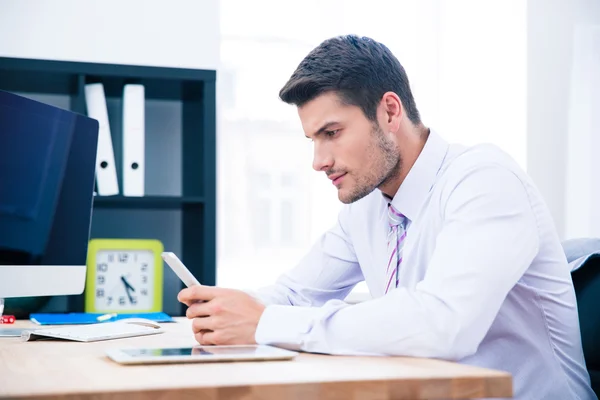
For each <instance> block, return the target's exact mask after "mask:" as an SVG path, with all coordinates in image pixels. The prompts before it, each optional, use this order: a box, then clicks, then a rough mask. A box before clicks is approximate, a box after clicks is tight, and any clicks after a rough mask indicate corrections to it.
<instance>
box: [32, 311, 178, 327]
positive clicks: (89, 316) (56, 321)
mask: <svg viewBox="0 0 600 400" xmlns="http://www.w3.org/2000/svg"><path fill="white" fill-rule="evenodd" d="M102 315H104V314H102V313H33V314H31V315H30V316H29V319H30V320H31V321H32V322H34V323H36V324H38V325H78V324H97V323H101V322H100V321H98V317H100V316H102ZM125 318H146V319H149V320H151V321H155V322H174V319H173V318H171V316H169V315H168V314H165V313H163V312H154V313H135V314H117V315H116V316H114V317H112V318H110V319H108V320H107V321H106V322H108V321H111V322H114V321H118V320H121V319H125Z"/></svg>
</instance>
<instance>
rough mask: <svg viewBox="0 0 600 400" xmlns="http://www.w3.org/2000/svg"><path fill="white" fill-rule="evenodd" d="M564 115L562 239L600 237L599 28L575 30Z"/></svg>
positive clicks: (591, 26) (594, 26) (583, 26)
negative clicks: (565, 154)
mask: <svg viewBox="0 0 600 400" xmlns="http://www.w3.org/2000/svg"><path fill="white" fill-rule="evenodd" d="M567 111H568V116H569V128H568V129H569V130H568V136H567V143H568V146H567V171H566V184H565V188H566V190H565V205H566V209H565V230H566V232H565V237H566V238H567V239H569V238H576V237H588V236H593V237H600V25H585V24H581V25H578V26H575V29H574V34H573V54H572V68H571V77H570V93H569V108H568V110H567ZM549 117H550V116H549Z"/></svg>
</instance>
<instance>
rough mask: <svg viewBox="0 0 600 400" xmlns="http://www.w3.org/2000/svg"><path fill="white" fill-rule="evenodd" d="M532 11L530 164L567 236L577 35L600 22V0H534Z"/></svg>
mask: <svg viewBox="0 0 600 400" xmlns="http://www.w3.org/2000/svg"><path fill="white" fill-rule="evenodd" d="M527 12H528V16H527V25H528V26H527V33H528V34H527V38H528V39H527V47H528V53H527V54H528V57H527V62H528V68H527V91H528V98H527V108H528V113H527V118H528V121H527V131H528V144H527V167H528V172H529V173H530V175H531V176H532V178H533V179H534V181H535V182H536V183H537V185H538V187H539V188H540V190H541V191H542V194H543V195H544V197H545V199H546V201H547V203H548V205H549V207H550V210H551V212H552V215H553V216H554V219H555V222H556V226H557V229H558V232H559V235H560V236H561V237H563V238H565V237H566V209H567V207H568V206H569V205H567V203H566V198H567V195H566V190H567V187H568V185H567V174H566V170H567V161H568V157H567V154H568V150H567V149H568V131H569V94H570V80H571V68H572V53H573V35H574V30H575V27H576V26H578V25H580V24H600V2H598V1H596V0H529V1H528V8H527ZM571 183H572V182H571ZM571 183H570V184H571ZM582 195H583V194H582Z"/></svg>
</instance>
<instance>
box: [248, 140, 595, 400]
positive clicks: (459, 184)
mask: <svg viewBox="0 0 600 400" xmlns="http://www.w3.org/2000/svg"><path fill="white" fill-rule="evenodd" d="M387 201H388V200H387V199H386V197H384V195H383V194H382V193H381V192H380V191H379V190H375V191H374V192H373V193H371V194H370V195H368V196H366V197H365V198H363V199H361V200H359V201H357V202H355V203H352V204H349V205H345V206H344V207H343V210H342V211H341V213H340V215H339V219H338V223H337V224H336V225H335V226H334V227H332V229H331V230H329V231H328V232H326V233H325V234H324V235H323V236H322V237H321V238H320V240H318V242H317V243H316V244H315V245H314V246H313V247H312V249H311V250H310V251H309V252H308V254H307V255H306V256H305V257H304V259H303V260H302V261H301V262H300V263H299V265H297V266H296V267H295V268H294V269H292V270H291V271H289V272H288V273H286V274H284V275H282V276H281V277H280V278H279V279H278V281H277V282H276V284H274V285H273V286H269V287H266V288H262V289H260V290H259V291H257V292H256V293H254V295H255V296H257V298H258V299H260V300H261V301H263V302H264V303H265V304H266V305H267V307H266V309H265V312H264V314H263V316H262V317H261V319H260V321H259V324H258V327H257V331H256V341H257V343H261V344H271V345H276V346H281V347H286V348H290V349H295V350H300V351H306V352H315V353H327V354H343V355H400V356H416V357H431V358H441V359H447V360H455V361H458V362H461V363H465V364H470V365H477V366H483V367H487V368H493V369H498V370H503V371H508V372H510V373H511V374H512V376H513V389H514V393H515V398H516V399H528V400H529V399H557V400H575V399H579V400H588V399H596V396H595V395H594V393H593V392H592V390H591V388H590V384H589V376H588V373H587V371H586V369H585V361H584V357H583V352H582V347H581V339H580V332H579V320H578V314H577V304H576V298H575V293H574V289H573V284H572V281H571V275H570V271H569V268H568V266H567V261H566V257H565V254H564V251H563V250H562V247H561V244H560V241H559V237H558V235H557V233H556V230H555V226H554V222H553V220H552V218H551V216H550V213H549V211H548V208H547V207H546V205H545V203H544V201H543V199H542V196H541V195H540V193H539V192H538V190H537V189H536V188H535V186H534V184H533V183H532V181H531V179H530V178H529V177H528V176H527V175H526V174H525V173H524V172H523V171H522V170H521V168H520V167H519V166H518V165H517V164H516V163H515V162H514V161H513V160H512V159H511V158H510V157H509V156H508V155H506V154H505V153H503V152H502V151H501V150H499V149H498V148H497V147H494V146H492V145H479V146H474V147H463V146H459V145H449V144H448V143H447V142H445V141H444V140H443V139H442V138H441V137H440V136H439V135H438V134H436V133H435V132H434V131H431V133H430V134H429V137H428V139H427V142H426V145H425V147H424V149H423V151H422V152H421V154H420V155H419V157H418V159H417V161H416V163H415V164H414V166H413V167H412V168H411V170H410V171H409V173H408V176H407V177H406V179H405V181H404V182H403V183H402V185H401V187H400V189H399V190H398V192H397V193H396V195H395V196H394V198H393V199H392V204H393V205H394V207H395V208H396V209H397V210H398V211H399V212H401V213H402V214H404V215H405V216H406V217H407V218H408V219H409V224H408V227H407V235H406V239H405V245H404V254H403V262H402V264H401V267H400V270H399V283H398V288H397V289H394V290H392V291H391V292H389V293H388V294H387V295H384V290H385V284H386V276H385V275H386V272H385V269H386V265H387V261H388V260H386V258H387V251H386V245H387V233H388V229H389V226H388V220H387ZM363 280H364V281H366V284H367V286H368V288H369V291H370V293H371V296H372V297H373V299H372V300H369V301H365V302H362V303H359V304H348V303H346V302H344V301H343V299H345V297H346V296H347V295H348V293H349V292H350V291H351V290H352V288H353V287H354V286H355V285H356V284H357V283H359V282H361V281H363Z"/></svg>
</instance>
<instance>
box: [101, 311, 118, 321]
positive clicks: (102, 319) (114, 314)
mask: <svg viewBox="0 0 600 400" xmlns="http://www.w3.org/2000/svg"><path fill="white" fill-rule="evenodd" d="M116 316H117V313H111V314H104V315H101V316H99V317H98V318H96V321H98V322H102V321H107V320H109V319H111V318H113V317H116Z"/></svg>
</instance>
